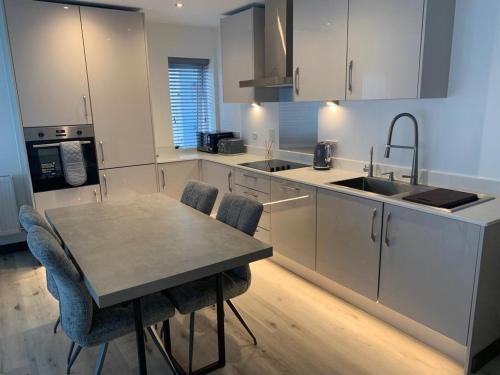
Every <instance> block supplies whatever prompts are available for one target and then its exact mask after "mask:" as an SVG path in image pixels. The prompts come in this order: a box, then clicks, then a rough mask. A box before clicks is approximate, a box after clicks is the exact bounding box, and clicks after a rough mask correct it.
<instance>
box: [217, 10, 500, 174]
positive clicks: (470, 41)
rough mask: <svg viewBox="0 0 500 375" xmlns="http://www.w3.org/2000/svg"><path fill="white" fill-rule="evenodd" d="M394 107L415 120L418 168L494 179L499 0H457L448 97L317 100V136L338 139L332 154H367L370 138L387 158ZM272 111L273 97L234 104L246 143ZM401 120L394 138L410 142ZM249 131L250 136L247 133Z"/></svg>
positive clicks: (498, 168)
mask: <svg viewBox="0 0 500 375" xmlns="http://www.w3.org/2000/svg"><path fill="white" fill-rule="evenodd" d="M222 112H223V110H222ZM400 112H411V113H413V114H415V115H416V117H417V119H418V120H419V125H420V137H421V140H420V154H421V160H420V161H421V167H422V168H426V169H430V170H434V171H443V172H449V173H456V174H464V175H470V176H476V177H478V176H480V177H485V178H490V179H500V1H498V0H476V1H470V0H457V8H456V16H455V29H454V38H453V51H452V61H451V73H450V85H449V97H448V98H446V99H426V100H386V101H363V102H341V107H340V108H339V109H338V110H337V112H335V113H332V112H331V111H330V110H329V109H328V108H327V107H326V106H323V107H321V108H320V112H319V118H318V127H319V129H318V130H319V134H318V137H319V139H337V140H338V141H339V147H338V150H337V156H339V157H342V158H347V159H355V160H367V158H368V151H369V148H370V146H371V145H373V146H374V147H375V159H376V161H377V160H378V161H383V162H387V160H384V159H383V150H384V146H385V143H386V139H387V130H388V127H389V124H390V121H391V119H392V118H393V117H394V116H395V115H396V114H398V113H400ZM277 113H278V107H277V104H275V103H271V104H265V105H264V106H263V107H262V108H260V109H254V108H251V107H249V106H247V105H241V124H242V125H241V126H242V132H243V135H244V137H245V139H246V141H247V142H248V144H251V145H260V146H261V145H262V144H263V142H264V141H265V139H266V138H267V135H268V129H269V128H277V126H278V117H277ZM405 125H408V123H407V124H405V123H404V120H402V123H401V124H400V125H399V126H398V129H397V130H396V134H395V138H394V140H395V141H400V142H411V140H412V133H411V129H410V127H409V126H405ZM254 132H255V133H258V140H257V141H254V140H253V139H252V137H251V135H252V133H254ZM276 134H278V133H277V132H276ZM410 162H411V155H410V154H409V153H408V152H405V151H398V150H397V151H396V152H394V153H393V154H391V159H390V163H394V164H396V165H397V164H400V165H405V166H406V165H409V164H410Z"/></svg>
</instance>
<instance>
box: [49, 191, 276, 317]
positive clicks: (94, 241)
mask: <svg viewBox="0 0 500 375" xmlns="http://www.w3.org/2000/svg"><path fill="white" fill-rule="evenodd" d="M45 215H46V217H47V219H48V220H49V222H50V223H51V225H52V226H53V227H54V228H55V230H56V231H57V233H58V234H59V235H60V236H61V238H62V240H63V241H64V243H65V246H66V248H67V249H68V251H69V253H70V255H71V257H72V258H73V259H74V260H75V262H76V264H77V265H78V267H79V268H80V270H81V272H82V274H83V276H84V279H85V283H86V284H87V287H88V289H89V291H90V292H91V294H92V296H93V298H94V300H95V301H96V303H97V304H98V306H99V307H106V306H111V305H114V304H117V303H120V302H123V301H128V300H131V299H133V298H137V297H140V296H143V295H147V294H150V293H155V292H158V291H161V290H164V289H166V288H169V287H172V286H176V285H179V284H182V283H185V282H188V281H191V280H195V279H199V278H203V277H205V276H209V275H213V274H216V273H219V272H222V271H225V270H228V269H231V268H234V267H236V266H239V265H243V264H247V263H250V262H253V261H257V260H260V259H264V258H267V257H270V256H272V247H271V246H270V245H268V244H265V243H263V242H261V241H259V240H257V239H255V238H253V237H251V236H248V235H246V234H244V233H243V232H241V231H239V230H236V229H234V228H232V227H230V226H228V225H226V224H223V223H221V222H219V221H217V220H215V219H213V218H211V217H209V216H207V215H204V214H202V213H200V212H198V211H196V210H194V209H192V208H190V207H188V206H186V205H184V204H182V203H180V202H178V201H176V200H174V199H171V198H168V197H166V196H164V195H162V194H152V195H145V196H141V197H138V198H136V199H134V200H130V201H116V202H102V203H91V204H85V205H80V206H72V207H64V208H56V209H51V210H47V211H46V212H45Z"/></svg>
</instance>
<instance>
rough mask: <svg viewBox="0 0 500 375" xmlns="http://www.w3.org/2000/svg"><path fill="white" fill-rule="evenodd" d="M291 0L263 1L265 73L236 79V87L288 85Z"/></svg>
mask: <svg viewBox="0 0 500 375" xmlns="http://www.w3.org/2000/svg"><path fill="white" fill-rule="evenodd" d="M292 58H293V0H266V10H265V48H264V60H265V69H264V71H265V76H264V77H259V78H256V79H251V80H247V81H240V87H290V86H292V84H293V78H292V70H293V61H292Z"/></svg>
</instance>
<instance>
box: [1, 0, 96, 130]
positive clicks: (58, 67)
mask: <svg viewBox="0 0 500 375" xmlns="http://www.w3.org/2000/svg"><path fill="white" fill-rule="evenodd" d="M5 10H6V15H7V23H8V29H9V36H10V45H11V50H12V60H13V63H14V71H15V75H16V85H17V93H18V97H19V105H20V109H21V118H22V122H23V126H25V127H29V126H56V125H80V124H91V123H92V113H91V109H90V100H89V91H88V82H87V69H86V66H85V54H84V50H83V39H82V28H81V23H80V10H79V7H78V6H76V5H67V4H54V3H46V2H41V1H31V0H7V1H6V2H5Z"/></svg>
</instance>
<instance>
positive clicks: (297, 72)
mask: <svg viewBox="0 0 500 375" xmlns="http://www.w3.org/2000/svg"><path fill="white" fill-rule="evenodd" d="M299 78H300V71H299V67H296V68H295V79H294V81H295V95H297V96H299V95H300V85H299V84H300V82H299Z"/></svg>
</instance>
